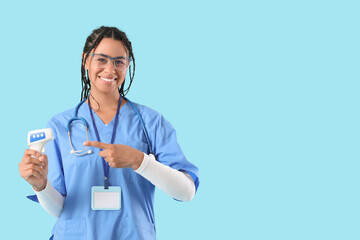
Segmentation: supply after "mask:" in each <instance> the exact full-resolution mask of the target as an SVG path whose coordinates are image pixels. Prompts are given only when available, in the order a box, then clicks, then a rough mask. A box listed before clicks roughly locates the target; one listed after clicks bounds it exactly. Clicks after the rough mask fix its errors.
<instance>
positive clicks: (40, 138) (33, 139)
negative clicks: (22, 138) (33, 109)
mask: <svg viewBox="0 0 360 240" xmlns="http://www.w3.org/2000/svg"><path fill="white" fill-rule="evenodd" d="M53 139H54V134H53V132H52V130H51V128H45V129H39V130H33V131H30V132H28V137H27V143H28V146H29V147H30V149H33V150H36V151H38V152H40V153H41V152H43V151H42V150H43V149H44V146H45V144H46V143H47V142H49V141H51V140H53Z"/></svg>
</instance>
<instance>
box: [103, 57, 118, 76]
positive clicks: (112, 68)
mask: <svg viewBox="0 0 360 240" xmlns="http://www.w3.org/2000/svg"><path fill="white" fill-rule="evenodd" d="M114 61H115V60H114V59H110V62H109V64H108V65H107V66H106V67H105V69H104V70H105V71H106V72H112V73H115V62H114Z"/></svg>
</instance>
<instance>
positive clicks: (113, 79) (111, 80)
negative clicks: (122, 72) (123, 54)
mask: <svg viewBox="0 0 360 240" xmlns="http://www.w3.org/2000/svg"><path fill="white" fill-rule="evenodd" d="M100 78H101V79H102V80H104V81H107V82H113V81H115V79H116V78H111V79H108V78H103V77H100Z"/></svg>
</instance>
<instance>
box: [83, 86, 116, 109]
mask: <svg viewBox="0 0 360 240" xmlns="http://www.w3.org/2000/svg"><path fill="white" fill-rule="evenodd" d="M90 94H91V96H93V97H94V98H95V100H96V101H95V100H94V99H93V98H92V97H91V96H90V95H89V98H90V107H91V108H92V109H93V110H94V111H96V110H99V105H100V111H107V110H113V109H116V108H117V106H118V103H119V99H120V94H119V92H116V93H114V94H101V93H97V92H91V91H90ZM96 102H98V103H99V105H98V104H97V103H96Z"/></svg>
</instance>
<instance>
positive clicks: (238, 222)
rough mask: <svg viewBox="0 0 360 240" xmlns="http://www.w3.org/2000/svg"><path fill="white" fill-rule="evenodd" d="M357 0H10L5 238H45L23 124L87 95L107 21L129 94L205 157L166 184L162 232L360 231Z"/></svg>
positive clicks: (195, 156) (327, 235)
mask: <svg viewBox="0 0 360 240" xmlns="http://www.w3.org/2000/svg"><path fill="white" fill-rule="evenodd" d="M359 20H360V15H359V4H358V1H344V0H343V1H278V0H276V1H226V0H225V1H188V0H183V1H177V2H170V1H155V0H154V1H102V2H101V1H57V2H52V1H51V2H50V1H12V2H10V1H7V2H2V3H0V26H1V37H0V42H1V57H0V59H1V60H0V61H1V64H0V65H1V75H2V76H1V94H0V103H1V115H2V117H1V125H0V128H1V129H0V131H1V138H0V139H1V152H2V157H1V159H2V160H1V163H2V167H1V174H0V181H1V184H2V191H1V199H0V212H1V218H0V219H1V236H2V237H1V238H4V239H47V238H48V237H49V235H50V231H51V229H52V226H53V224H54V222H55V218H54V217H52V216H50V215H48V214H47V213H46V212H45V211H43V210H42V209H41V207H40V206H39V205H36V204H34V203H33V202H31V201H28V200H27V199H26V198H25V195H28V194H32V189H31V187H30V186H29V185H28V184H27V183H26V182H25V181H24V180H23V179H22V178H21V177H20V175H19V170H18V163H19V162H20V160H21V158H22V155H23V152H24V150H25V149H26V148H27V144H26V136H27V132H28V131H29V130H33V129H39V128H44V127H45V124H46V122H47V121H48V120H49V119H50V118H51V117H52V116H53V115H55V114H56V113H58V112H61V111H64V110H66V109H68V108H71V107H74V106H75V105H76V104H77V103H78V101H79V100H80V92H81V84H80V63H81V53H82V52H81V51H82V49H83V45H84V43H85V40H86V37H87V36H88V35H89V34H90V33H91V31H92V30H93V29H94V28H97V27H100V26H101V25H110V26H116V27H118V28H120V29H122V30H124V31H125V32H126V33H127V34H128V37H129V38H130V40H131V41H132V43H133V48H134V53H135V58H136V74H135V81H134V84H133V86H132V88H131V91H130V93H129V94H128V97H129V98H130V99H132V100H133V101H135V102H139V103H142V104H145V105H147V106H149V107H151V108H153V109H155V110H157V111H158V112H160V113H162V114H163V115H164V116H165V117H166V118H167V119H168V120H169V121H170V122H171V123H172V124H173V126H174V127H175V128H176V130H177V133H178V141H179V142H180V145H181V146H182V149H183V151H184V152H185V155H186V156H187V158H188V159H189V160H190V161H192V162H193V163H195V164H196V165H197V166H198V167H199V168H200V176H201V178H200V180H201V183H200V188H199V190H198V193H197V195H196V196H195V198H194V199H193V200H192V201H191V202H188V203H180V202H176V201H174V200H172V199H171V198H170V197H168V196H166V195H165V194H164V193H162V192H160V191H157V193H156V205H155V212H156V226H157V235H158V239H276V240H280V239H284V240H285V239H286V240H287V239H307V240H309V239H327V240H329V239H360V232H359V224H360V219H359V216H360V209H359V202H360V195H359V188H358V186H359V184H358V182H359V165H360V164H359V151H358V149H359V148H358V146H359V137H358V136H359V124H358V123H359V109H358V103H359V94H358V91H359V53H360V51H359V50H360V49H359V46H360V35H359Z"/></svg>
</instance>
